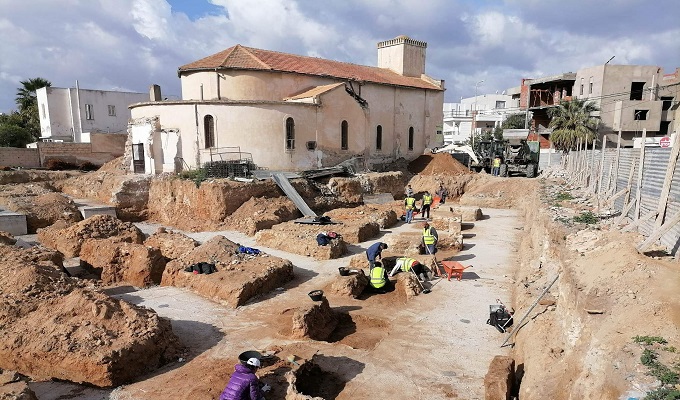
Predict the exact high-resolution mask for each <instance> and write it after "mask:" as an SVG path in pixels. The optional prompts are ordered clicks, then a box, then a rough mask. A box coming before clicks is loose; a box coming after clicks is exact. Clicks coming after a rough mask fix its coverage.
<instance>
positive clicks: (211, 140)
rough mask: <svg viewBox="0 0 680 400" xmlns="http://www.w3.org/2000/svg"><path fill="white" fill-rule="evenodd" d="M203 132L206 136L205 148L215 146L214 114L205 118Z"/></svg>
mask: <svg viewBox="0 0 680 400" xmlns="http://www.w3.org/2000/svg"><path fill="white" fill-rule="evenodd" d="M203 134H204V136H205V148H206V149H209V148H211V147H215V119H214V118H213V116H212V115H206V116H205V117H204V118H203Z"/></svg>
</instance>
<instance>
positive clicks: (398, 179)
mask: <svg viewBox="0 0 680 400" xmlns="http://www.w3.org/2000/svg"><path fill="white" fill-rule="evenodd" d="M357 178H358V179H359V181H360V182H361V187H362V188H363V191H364V193H391V194H392V196H394V198H395V199H403V198H404V187H405V186H406V180H407V177H406V176H405V175H404V173H403V172H400V171H392V172H370V173H367V174H361V175H359V176H358V177H357Z"/></svg>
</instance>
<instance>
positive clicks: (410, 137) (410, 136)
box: [408, 127, 413, 150]
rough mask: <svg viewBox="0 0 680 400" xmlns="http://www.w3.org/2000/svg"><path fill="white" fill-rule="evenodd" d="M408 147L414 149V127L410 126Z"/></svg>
mask: <svg viewBox="0 0 680 400" xmlns="http://www.w3.org/2000/svg"><path fill="white" fill-rule="evenodd" d="M408 149H409V150H413V127H410V128H408Z"/></svg>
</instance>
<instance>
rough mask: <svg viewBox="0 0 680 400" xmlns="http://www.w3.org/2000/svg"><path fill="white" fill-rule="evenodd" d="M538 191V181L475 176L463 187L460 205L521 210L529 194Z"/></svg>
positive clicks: (482, 175) (483, 175)
mask: <svg viewBox="0 0 680 400" xmlns="http://www.w3.org/2000/svg"><path fill="white" fill-rule="evenodd" d="M538 190H539V181H538V180H537V179H533V178H521V177H512V178H499V177H497V176H490V175H486V174H476V175H474V179H472V180H471V181H470V182H468V184H467V185H466V186H465V194H464V195H462V196H461V197H460V200H459V202H460V204H461V205H471V206H478V207H492V208H511V207H517V208H521V207H522V206H523V205H525V204H526V202H527V198H528V197H529V195H530V194H531V193H534V192H537V191H538Z"/></svg>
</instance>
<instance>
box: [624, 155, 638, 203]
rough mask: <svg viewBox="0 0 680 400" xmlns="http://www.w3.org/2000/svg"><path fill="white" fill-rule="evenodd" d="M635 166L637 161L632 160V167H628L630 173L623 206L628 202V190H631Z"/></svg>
mask: <svg viewBox="0 0 680 400" xmlns="http://www.w3.org/2000/svg"><path fill="white" fill-rule="evenodd" d="M636 166H637V160H635V159H633V162H632V165H631V166H630V172H629V173H628V185H626V187H627V188H628V193H626V198H625V199H624V200H623V204H628V203H629V202H630V190H631V189H632V188H633V175H635V167H636Z"/></svg>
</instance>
